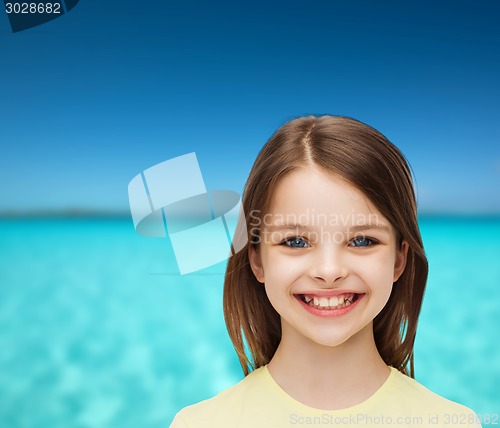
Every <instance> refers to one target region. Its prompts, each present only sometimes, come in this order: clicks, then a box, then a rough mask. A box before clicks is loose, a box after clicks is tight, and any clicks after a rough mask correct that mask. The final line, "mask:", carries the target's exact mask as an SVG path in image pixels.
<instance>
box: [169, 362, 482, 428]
mask: <svg viewBox="0 0 500 428" xmlns="http://www.w3.org/2000/svg"><path fill="white" fill-rule="evenodd" d="M390 369H391V372H390V375H389V377H388V378H387V380H386V381H385V382H384V384H383V385H382V386H381V387H380V388H379V389H378V391H377V392H375V393H374V394H373V395H372V396H371V397H370V398H368V399H367V400H365V401H363V402H362V403H359V404H357V405H355V406H352V407H349V408H347V409H342V410H320V409H315V408H312V407H309V406H306V405H305V404H302V403H300V402H299V401H297V400H295V399H294V398H292V397H291V396H289V395H288V394H287V393H286V392H285V391H283V390H282V389H281V387H280V386H279V385H278V384H277V383H276V382H275V380H274V379H273V377H272V376H271V374H270V373H269V371H268V369H267V366H264V367H260V368H258V369H257V370H255V371H253V372H252V373H250V374H249V375H248V376H246V377H245V378H244V379H243V380H241V381H240V382H239V383H237V384H236V385H234V386H232V387H231V388H228V389H226V390H224V391H222V392H221V393H220V394H218V395H216V396H215V397H213V398H211V399H209V400H205V401H202V402H200V403H197V404H194V405H192V406H188V407H185V408H184V409H182V410H181V411H180V412H179V413H177V415H176V416H175V418H174V421H173V422H172V424H171V425H170V428H268V427H269V428H271V427H272V428H274V427H275V428H282V427H334V426H335V427H351V426H352V427H355V428H361V427H363V428H364V427H370V428H382V427H394V428H399V427H413V428H426V427H428V428H438V427H462V428H467V427H480V426H481V425H480V423H479V422H478V421H477V419H476V415H475V414H474V412H472V411H471V410H470V409H468V408H467V407H465V406H462V405H460V404H457V403H454V402H452V401H449V400H447V399H445V398H443V397H440V396H439V395H437V394H434V393H433V392H431V391H429V390H428V389H427V388H425V387H424V386H423V385H421V384H419V383H418V382H417V381H415V380H414V379H412V378H410V377H408V376H405V375H403V374H402V373H400V372H399V371H398V370H396V369H395V368H393V367H390Z"/></svg>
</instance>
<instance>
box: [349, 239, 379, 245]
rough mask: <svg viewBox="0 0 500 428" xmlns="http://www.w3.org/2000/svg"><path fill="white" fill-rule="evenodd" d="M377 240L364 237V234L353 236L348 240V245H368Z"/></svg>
mask: <svg viewBox="0 0 500 428" xmlns="http://www.w3.org/2000/svg"><path fill="white" fill-rule="evenodd" d="M376 243H377V242H376V241H375V240H373V239H370V238H366V237H365V236H358V237H356V238H354V239H353V240H352V241H351V242H349V244H348V246H349V247H370V246H371V245H374V244H376Z"/></svg>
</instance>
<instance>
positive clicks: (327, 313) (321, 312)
mask: <svg viewBox="0 0 500 428" xmlns="http://www.w3.org/2000/svg"><path fill="white" fill-rule="evenodd" d="M364 296H365V295H364V294H359V295H358V298H357V300H356V301H355V302H353V303H351V304H350V305H349V306H346V307H345V308H340V309H318V308H315V307H314V306H309V305H308V304H307V303H306V302H304V301H303V300H302V299H301V298H300V296H299V295H295V296H294V297H295V298H296V299H297V300H298V302H299V303H300V304H301V305H302V307H303V308H304V309H305V310H306V311H307V312H309V313H311V314H313V315H316V316H318V317H323V318H334V317H340V316H342V315H345V314H347V313H349V312H351V311H352V310H353V309H354V308H355V307H356V306H357V305H358V303H359V302H360V301H361V300H362V299H363V297H364Z"/></svg>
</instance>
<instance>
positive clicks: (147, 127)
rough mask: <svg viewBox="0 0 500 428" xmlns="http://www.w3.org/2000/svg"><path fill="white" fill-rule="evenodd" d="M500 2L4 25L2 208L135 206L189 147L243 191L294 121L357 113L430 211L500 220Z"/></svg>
mask: <svg viewBox="0 0 500 428" xmlns="http://www.w3.org/2000/svg"><path fill="white" fill-rule="evenodd" d="M498 22H500V3H498V2H496V1H478V2H475V3H470V2H461V1H435V2H430V1H421V2H412V3H409V2H398V1H377V2H374V1H352V2H344V1H343V2H340V1H313V2H309V3H307V4H306V3H305V2H303V1H300V2H299V1H294V0H293V1H274V2H272V3H271V2H264V1H260V0H257V1H252V2H235V1H232V2H228V1H218V2H208V1H192V2H170V1H165V2H163V1H144V2H123V1H113V0H111V1H107V2H103V1H97V0H81V1H80V3H79V4H78V6H76V7H75V8H74V9H73V10H72V11H71V12H70V13H68V14H67V15H65V16H63V17H61V18H58V19H55V20H54V21H51V22H49V23H47V24H45V25H42V26H39V27H35V28H32V29H29V30H26V31H22V32H19V33H12V32H11V30H10V27H9V23H8V19H7V15H6V14H5V13H1V14H0V39H1V42H0V52H1V56H2V60H1V63H0V64H1V69H0V70H1V71H0V77H1V79H0V125H1V131H0V145H1V152H0V153H1V156H0V180H1V183H2V185H1V187H0V211H3V210H10V209H16V210H30V209H67V208H87V209H111V210H127V209H128V196H127V185H128V182H129V181H130V180H131V179H132V178H133V177H134V176H135V175H136V174H138V173H139V172H141V171H142V170H144V169H146V168H148V167H150V166H153V165H155V164H157V163H159V162H162V161H164V160H167V159H169V158H172V157H174V156H178V155H181V154H185V153H189V152H193V151H195V152H196V153H197V155H198V160H199V162H200V165H201V168H202V171H203V175H204V178H205V181H206V184H207V187H208V188H210V189H231V190H236V191H241V190H242V187H243V184H244V181H245V180H246V176H247V174H248V172H249V170H250V167H251V165H252V163H253V160H254V159H255V156H256V154H257V153H258V151H259V150H260V148H261V147H262V145H263V144H264V143H265V141H266V140H267V138H269V136H270V135H271V134H272V132H274V130H275V129H276V128H278V127H279V126H280V125H281V124H283V123H284V122H285V121H286V120H288V119H290V118H291V117H295V116H298V115H303V114H309V113H316V114H322V113H330V114H340V115H346V116H352V117H354V118H357V119H359V120H362V121H364V122H366V123H368V124H370V125H372V126H374V127H375V128H377V129H379V130H380V131H381V132H383V133H384V134H385V135H386V136H387V137H389V139H391V140H392V141H393V142H394V143H395V144H396V145H398V146H399V147H400V148H401V149H402V151H403V152H404V153H405V155H406V156H407V158H408V159H409V161H410V163H411V165H412V167H413V170H414V172H415V175H416V178H417V186H418V197H419V204H420V208H421V210H422V211H427V212H429V211H432V212H446V213H449V212H475V213H479V212H483V213H484V212H487V213H492V212H496V213H500V191H499V187H500V126H498V124H499V123H500V108H499V106H498V100H499V99H500V83H499V78H498V76H500V26H499V25H498Z"/></svg>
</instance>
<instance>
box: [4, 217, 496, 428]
mask: <svg viewBox="0 0 500 428" xmlns="http://www.w3.org/2000/svg"><path fill="white" fill-rule="evenodd" d="M421 228H422V234H423V237H424V243H425V246H426V251H427V254H428V257H429V261H430V278H429V282H428V289H427V294H426V297H425V301H424V308H423V311H422V315H421V319H420V326H419V331H418V335H417V341H416V361H415V363H416V374H417V376H416V377H417V379H418V380H419V381H420V382H422V383H423V384H424V385H426V386H427V387H429V388H430V389H432V390H434V391H435V392H437V393H439V394H441V395H443V396H445V397H447V398H450V399H452V400H454V401H458V402H461V403H463V404H465V405H467V406H469V407H471V408H473V409H474V410H475V411H476V413H478V414H498V413H500V340H499V339H500V245H499V243H500V218H446V217H424V218H422V220H421ZM0 253H1V257H0V427H2V428H21V427H22V428H45V427H51V428H73V427H75V428H84V427H99V428H108V427H109V428H115V427H116V428H118V427H119V428H129V427H130V428H139V427H140V428H157V427H167V426H168V425H169V423H170V421H171V419H172V417H173V415H174V414H175V412H177V411H178V410H179V409H180V408H181V407H183V406H185V405H187V404H190V403H193V402H196V401H199V400H202V399H204V398H208V397H210V396H213V395H214V394H216V393H217V392H218V391H220V390H221V389H224V388H226V387H228V386H230V385H232V384H234V383H235V382H237V381H238V380H239V379H241V378H242V373H241V369H240V367H239V364H238V361H237V358H236V356H235V354H234V352H233V349H232V346H231V344H230V341H229V339H228V337H227V334H226V331H225V327H224V322H223V316H222V304H221V299H222V280H223V269H224V266H223V264H221V265H218V266H214V267H212V268H210V269H207V270H205V271H202V272H198V273H195V274H190V275H186V276H182V277H181V276H178V275H176V267H175V260H174V256H173V254H172V251H171V249H170V247H169V245H168V242H167V241H166V240H164V239H147V238H143V237H141V236H138V235H136V234H135V232H134V229H133V226H132V223H131V220H128V219H123V220H111V219H101V220H95V219H94V220H90V219H86V220H81V219H80V220H76V219H43V220H2V221H0ZM485 425H486V424H485Z"/></svg>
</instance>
